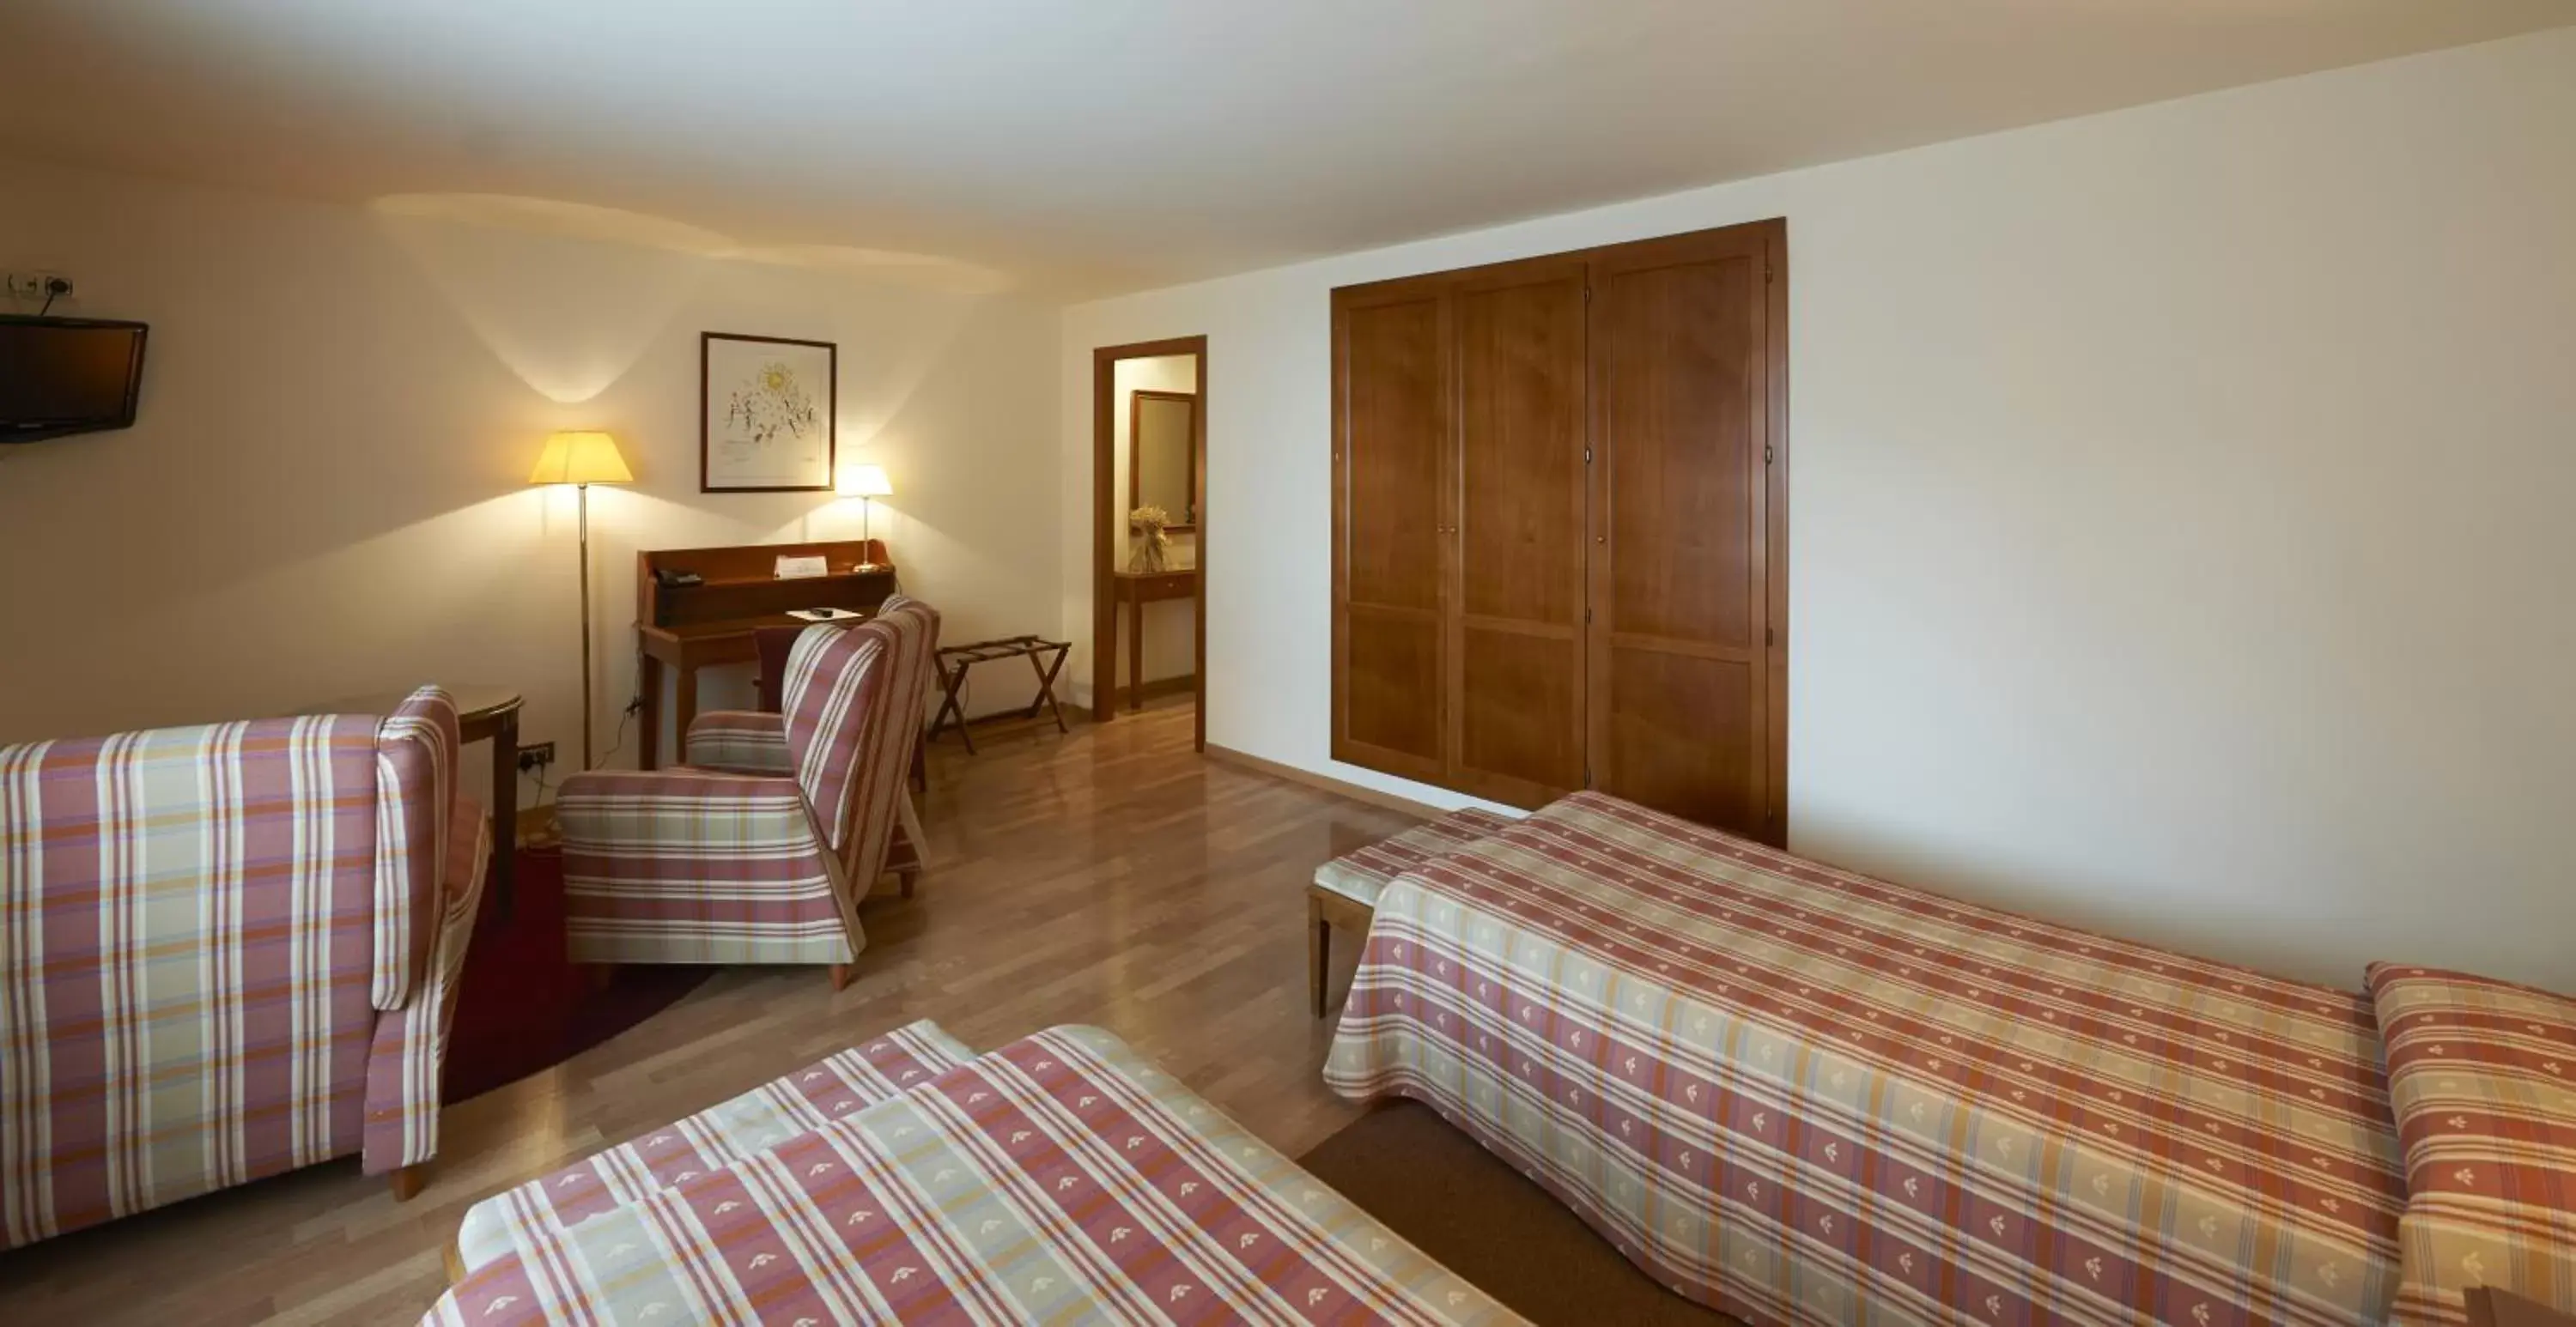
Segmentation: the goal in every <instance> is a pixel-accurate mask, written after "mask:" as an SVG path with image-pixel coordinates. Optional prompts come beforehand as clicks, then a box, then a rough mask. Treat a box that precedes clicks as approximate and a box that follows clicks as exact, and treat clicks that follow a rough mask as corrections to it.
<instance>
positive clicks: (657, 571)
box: [653, 567, 707, 590]
mask: <svg viewBox="0 0 2576 1327" xmlns="http://www.w3.org/2000/svg"><path fill="white" fill-rule="evenodd" d="M653 579H654V580H656V581H659V582H660V583H661V585H662V588H663V589H666V590H670V589H677V588H679V587H681V586H687V585H704V584H706V583H707V578H706V577H704V576H701V575H699V574H698V573H696V572H694V571H673V570H671V569H670V568H668V567H656V568H654V569H653Z"/></svg>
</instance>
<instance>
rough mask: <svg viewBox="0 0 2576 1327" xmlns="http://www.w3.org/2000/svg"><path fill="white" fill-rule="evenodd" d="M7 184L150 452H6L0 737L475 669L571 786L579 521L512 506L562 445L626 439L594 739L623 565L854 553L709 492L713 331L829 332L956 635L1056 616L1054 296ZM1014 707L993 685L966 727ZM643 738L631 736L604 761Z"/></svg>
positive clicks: (890, 534) (628, 583)
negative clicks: (592, 432)
mask: <svg viewBox="0 0 2576 1327" xmlns="http://www.w3.org/2000/svg"><path fill="white" fill-rule="evenodd" d="M6 178H7V179H8V181H9V184H8V187H7V188H6V190H0V268H13V269H14V268H21V267H45V268H56V269H61V270H64V271H67V272H70V273H71V274H72V275H73V276H74V277H75V278H76V279H77V280H78V282H79V287H80V295H81V299H80V300H79V303H78V306H77V308H58V309H57V312H67V311H68V312H79V313H83V314H88V315H91V316H98V317H119V318H138V319H142V320H145V321H147V322H149V323H150V324H151V325H152V332H151V342H150V348H149V352H148V360H147V364H146V367H145V380H144V385H143V401H142V409H141V418H140V420H139V422H138V423H137V424H136V426H135V427H134V428H133V429H131V430H128V431H124V432H116V433H100V434H92V435H88V436H83V437H75V438H67V439H63V440H60V441H54V442H46V443H39V444H34V445H31V446H24V447H18V448H12V449H8V450H7V451H5V452H0V742H9V741H16V740H22V739H29V738H36V737H45V736H68V735H73V734H80V733H90V732H101V731H112V730H117V729H124V728H133V727H141V726H148V725H157V724H167V723H179V722H194V721H201V720H206V719H214V718H226V717H239V716H247V715H258V714H273V713H280V712H287V711H292V710H295V709H297V708H300V707H303V706H306V705H309V704H313V703H316V702H319V701H323V700H327V699H330V698H333V697H337V696H344V695H348V694H351V693H355V692H363V691H368V690H376V689H392V688H400V687H406V686H409V685H412V684H415V683H419V682H423V681H442V682H463V681H491V682H499V683H504V684H507V685H509V686H512V687H516V688H518V689H520V690H522V691H523V692H524V693H525V694H526V696H527V700H528V708H527V711H526V713H525V716H524V719H523V725H524V728H523V733H522V737H523V740H526V741H541V740H546V739H554V740H556V741H558V742H559V743H560V744H561V745H560V749H561V751H562V753H563V755H564V761H563V763H562V764H561V765H559V766H558V771H559V772H560V771H563V770H568V769H570V768H572V767H574V766H575V765H576V764H577V762H578V759H579V742H580V731H581V730H580V719H579V703H578V697H579V694H580V693H579V685H580V673H579V663H578V659H579V635H578V628H577V603H576V590H575V580H574V575H575V570H576V567H577V565H578V564H577V562H576V555H575V544H574V527H573V506H572V497H571V494H570V493H569V492H564V491H546V490H534V489H529V488H527V487H526V486H525V481H526V479H527V474H528V467H529V466H530V464H532V463H533V461H534V460H535V457H536V453H537V450H538V447H539V445H540V444H541V443H542V441H543V440H544V438H545V436H546V434H547V433H548V432H549V431H550V430H553V429H556V428H562V427H574V426H580V427H598V428H605V429H608V430H610V431H612V432H613V433H615V434H616V436H617V438H618V440H619V442H620V444H621V446H622V447H623V448H624V449H625V452H626V455H627V457H628V460H629V461H630V462H631V463H632V465H633V466H634V468H635V471H636V474H637V477H638V481H639V482H638V483H636V484H635V485H634V486H633V487H631V488H594V489H593V490H592V492H591V497H592V513H591V514H592V545H593V547H592V554H593V562H594V571H593V579H592V594H593V604H594V610H595V615H596V620H597V649H598V652H599V660H600V663H599V675H600V676H599V684H598V696H599V715H600V719H599V723H600V746H601V747H602V748H603V749H605V748H606V747H608V745H609V744H610V742H611V740H612V738H613V737H614V735H615V733H616V728H617V716H618V712H619V709H620V707H621V705H622V703H623V701H624V700H625V698H626V697H627V696H628V695H630V694H631V691H632V687H633V678H634V666H633V654H632V651H633V640H634V636H633V632H632V623H633V620H634V606H635V574H634V567H635V550H636V549H638V548H666V547H690V546H696V545H704V544H735V543H756V542H770V541H784V540H793V539H799V538H805V537H809V536H810V537H812V538H818V539H820V538H856V537H857V535H858V533H859V521H860V516H859V505H858V503H857V502H856V501H855V500H850V501H843V500H839V499H836V498H834V497H832V495H830V494H728V495H702V494H700V493H699V492H698V491H697V487H698V478H697V475H698V459H697V458H698V423H697V412H698V334H699V333H700V332H701V331H708V330H714V331H733V332H753V333H761V334H766V335H775V336H790V337H804V338H812V339H817V340H826V341H835V342H837V343H838V344H839V346H840V384H839V386H840V392H839V426H840V446H841V455H842V459H843V460H844V461H845V462H862V461H875V462H878V463H880V464H882V465H884V466H885V468H886V469H887V471H888V472H889V474H890V476H891V478H892V480H893V483H894V488H895V496H893V497H891V498H887V499H881V500H880V501H879V502H878V503H877V508H876V522H875V524H876V532H877V534H878V536H879V537H880V538H883V539H885V540H887V542H888V543H889V544H890V546H891V549H892V553H893V556H894V558H895V560H896V562H897V564H898V566H899V567H900V568H901V574H902V578H903V582H904V586H905V588H906V589H907V590H909V591H911V592H912V593H914V594H917V595H919V596H921V597H922V598H925V599H927V600H929V601H930V602H932V603H933V604H935V605H937V606H938V607H939V608H940V609H941V610H942V611H943V612H944V613H945V614H946V621H945V625H944V634H945V636H946V637H947V638H948V639H951V640H966V639H973V638H975V637H977V636H989V635H1000V634H1006V633H1011V632H1022V631H1035V632H1053V631H1055V630H1057V629H1058V627H1059V626H1060V623H1059V621H1058V618H1057V614H1058V613H1059V611H1060V604H1059V602H1058V599H1057V596H1056V595H1055V594H1054V593H1053V592H1052V590H1051V588H1050V587H1051V585H1052V583H1053V581H1054V579H1055V561H1056V557H1057V548H1058V545H1059V543H1060V541H1061V534H1060V531H1059V529H1058V526H1057V522H1058V517H1059V505H1058V503H1057V501H1056V494H1055V483H1056V481H1055V478H1054V476H1053V475H1052V474H1051V473H1049V472H1048V466H1049V464H1050V463H1051V460H1052V457H1053V445H1054V439H1053V429H1054V414H1053V411H1054V405H1055V400H1054V392H1055V386H1054V382H1053V380H1052V376H1051V373H1052V360H1053V356H1054V354H1055V351H1056V347H1057V338H1058V322H1057V318H1056V314H1055V312H1054V310H1052V309H1049V308H1043V307H1039V306H1036V305H1032V304H1029V303H1026V302H1024V301H1021V300H1017V299H1014V298H1011V297H1008V296H1002V295H989V294H981V295H979V294H974V293H970V292H968V291H965V290H960V289H954V288H941V287H940V286H938V285H929V286H924V285H919V284H899V283H896V282H893V281H890V280H887V279H883V278H873V277H870V276H869V275H867V274H865V273H855V274H854V273H844V272H835V271H816V270H808V269H801V268H794V267H784V266H775V265H768V264H762V263H753V262H740V261H728V260H724V259H719V258H710V257H704V256H698V255H696V254H692V253H686V252H676V251H673V250H671V249H668V248H661V247H652V246H646V245H636V244H628V243H609V242H597V241H590V240H581V239H571V238H561V237H555V236H548V235H540V234H531V233H525V232H522V231H515V230H505V229H494V228H492V227H490V226H487V225H481V224H471V223H466V222H461V221H454V220H438V219H433V218H430V217H427V216H420V215H409V214H404V215H395V214H390V213H387V212H385V211H382V210H378V209H360V208H350V207H339V206H328V205H321V204H314V203H306V202H298V201H289V200H283V199H276V198H267V197H260V196H255V195H248V194H239V193H231V192H224V191H218V190H208V189H199V188H187V187H178V186H172V185H168V184H162V183H157V182H152V181H146V180H141V179H134V178H125V177H118V176H110V175H100V174H90V173H85V172H78V171H69V170H61V169H56V168H52V167H46V166H39V165H35V164H32V163H24V162H20V163H10V164H8V165H7V167H6ZM27 311H29V312H32V311H33V310H32V309H30V310H27ZM732 671H733V675H732V676H730V677H725V676H721V675H720V674H718V673H714V672H710V673H708V674H706V675H705V677H706V678H707V681H708V684H709V685H708V686H707V687H706V690H705V692H704V696H703V700H704V703H705V704H707V705H708V706H710V707H712V706H715V705H718V704H722V703H727V702H733V703H745V702H747V701H748V699H749V693H750V687H749V672H748V669H739V670H732ZM1026 695H1027V691H1026V689H1025V684H1024V683H1023V682H1021V681H1016V680H1013V681H1006V679H1005V675H1003V674H1000V673H996V674H995V675H994V676H993V677H992V678H990V679H987V680H985V681H983V682H979V684H978V696H977V699H978V701H979V702H981V703H982V705H983V706H985V707H994V706H1000V705H1003V704H1007V703H1017V702H1020V701H1023V700H1025V698H1026ZM635 747H636V741H635V736H634V734H633V732H632V730H631V728H630V730H629V731H628V733H627V734H626V737H625V747H624V751H623V752H622V753H621V754H620V755H619V756H618V757H617V760H616V762H614V763H629V762H631V760H632V757H633V755H634V752H635ZM670 749H671V748H669V747H667V746H666V747H665V750H666V751H668V750H670ZM468 768H469V769H475V770H479V769H480V768H482V765H481V762H480V761H478V760H472V759H469V762H468ZM529 791H531V792H532V791H533V790H532V788H531V789H530V790H529Z"/></svg>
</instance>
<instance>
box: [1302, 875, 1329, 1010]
mask: <svg viewBox="0 0 2576 1327" xmlns="http://www.w3.org/2000/svg"><path fill="white" fill-rule="evenodd" d="M1332 954H1333V924H1332V923H1331V922H1328V921H1325V920H1324V909H1323V907H1322V906H1321V905H1320V904H1318V903H1316V902H1315V900H1314V899H1313V898H1312V897H1309V898H1308V899H1307V900H1306V984H1307V986H1308V987H1309V988H1310V991H1311V993H1312V995H1313V996H1314V1002H1315V1017H1317V1018H1322V1017H1323V1016H1324V973H1325V972H1326V970H1328V969H1329V968H1331V967H1332Z"/></svg>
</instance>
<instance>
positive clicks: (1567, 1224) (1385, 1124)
mask: <svg viewBox="0 0 2576 1327" xmlns="http://www.w3.org/2000/svg"><path fill="white" fill-rule="evenodd" d="M1297 1164H1298V1165H1301V1166H1304V1167H1305V1168H1306V1169H1307V1170H1309V1171H1312V1172H1314V1175H1315V1177H1316V1178H1317V1179H1320V1180H1322V1181H1324V1182H1325V1183H1326V1184H1329V1185H1331V1186H1333V1187H1334V1188H1335V1189H1338V1190H1340V1191H1341V1192H1342V1194H1343V1195H1344V1196H1346V1197H1348V1198H1349V1199H1350V1200H1351V1201H1352V1202H1355V1203H1358V1204H1359V1205H1360V1206H1361V1207H1362V1208H1364V1209H1366V1210H1367V1212H1368V1213H1369V1215H1371V1216H1374V1217H1376V1218H1377V1219H1378V1220H1380V1221H1383V1222H1385V1223H1386V1224H1387V1225H1388V1226H1390V1227H1392V1228H1393V1229H1394V1231H1395V1233H1397V1234H1399V1235H1402V1236H1404V1237H1405V1238H1406V1239H1408V1240H1411V1241H1413V1243H1414V1245H1415V1247H1417V1248H1420V1249H1421V1250H1422V1251H1423V1252H1424V1253H1427V1254H1430V1255H1431V1256H1432V1257H1433V1258H1434V1259H1437V1260H1438V1261H1439V1262H1440V1263H1441V1264H1442V1265H1444V1266H1446V1267H1447V1268H1449V1270H1451V1271H1453V1272H1456V1273H1458V1274H1459V1275H1460V1276H1463V1277H1465V1278H1467V1279H1468V1280H1469V1281H1472V1282H1474V1283H1475V1284H1476V1285H1477V1286H1478V1287H1480V1288H1482V1289H1483V1290H1484V1292H1485V1293H1486V1294H1489V1295H1492V1296H1493V1297H1494V1298H1496V1299H1499V1300H1501V1301H1502V1302H1503V1303H1504V1304H1506V1305H1508V1306H1510V1307H1511V1308H1512V1309H1513V1310H1515V1311H1517V1312H1518V1313H1520V1315H1521V1316H1523V1317H1525V1318H1528V1319H1529V1320H1530V1321H1532V1322H1535V1323H1538V1324H1540V1325H1541V1327H1551V1325H1552V1324H1557V1323H1567V1324H1572V1323H1585V1324H1590V1323H1608V1322H1615V1323H1638V1324H1647V1325H1648V1327H1657V1325H1659V1324H1664V1323H1688V1324H1693V1327H1705V1325H1706V1324H1710V1323H1718V1324H1729V1325H1732V1324H1734V1323H1735V1319H1733V1318H1730V1317H1727V1316H1726V1315H1725V1314H1723V1313H1719V1312H1717V1311H1716V1310H1714V1309H1707V1308H1702V1307H1700V1306H1699V1305H1697V1304H1693V1303H1691V1302H1690V1301H1689V1300H1686V1299H1683V1298H1682V1297H1681V1296H1679V1295H1676V1294H1674V1293H1673V1292H1672V1291H1670V1290H1667V1289H1665V1288H1664V1287H1662V1286H1660V1285H1658V1284H1656V1283H1655V1280H1654V1278H1652V1277H1650V1276H1648V1275H1646V1274H1645V1273H1644V1272H1642V1271H1639V1270H1638V1269H1637V1265H1636V1264H1634V1263H1632V1262H1629V1261H1628V1260H1627V1259H1626V1258H1623V1257H1620V1256H1619V1251H1618V1250H1617V1249H1614V1248H1612V1247H1610V1244H1609V1242H1608V1241H1606V1240H1604V1239H1602V1238H1601V1237H1600V1236H1599V1235H1596V1234H1594V1233H1592V1227H1590V1226H1587V1225H1585V1224H1583V1219H1582V1218H1581V1217H1578V1216H1576V1215H1575V1214H1574V1213H1573V1211H1572V1210H1571V1209H1569V1208H1567V1207H1565V1206H1563V1205H1561V1204H1559V1203H1558V1202H1557V1201H1556V1200H1555V1199H1554V1198H1551V1197H1549V1196H1548V1193H1547V1190H1545V1189H1542V1188H1540V1187H1538V1186H1537V1185H1536V1184H1533V1183H1531V1182H1530V1181H1529V1180H1528V1178H1527V1177H1525V1176H1523V1175H1522V1174H1521V1173H1520V1172H1519V1171H1517V1170H1514V1169H1512V1168H1511V1167H1510V1166H1509V1165H1506V1164H1504V1162H1503V1161H1502V1160H1501V1159H1500V1158H1498V1157H1496V1156H1495V1155H1494V1154H1493V1153H1491V1152H1488V1151H1486V1150H1485V1149H1484V1148H1482V1147H1480V1146H1478V1145H1477V1144H1476V1141H1475V1140H1474V1139H1472V1138H1469V1137H1468V1136H1467V1135H1465V1134H1463V1133H1460V1132H1459V1131H1458V1130H1456V1129H1453V1128H1450V1127H1449V1125H1448V1123H1447V1122H1446V1121H1444V1120H1442V1119H1441V1118H1440V1117H1439V1116H1438V1115H1436V1114H1433V1113H1432V1110H1431V1108H1430V1107H1428V1106H1425V1105H1423V1104H1421V1103H1420V1102H1414V1101H1400V1102H1396V1103H1394V1104H1392V1105H1388V1106H1383V1107H1380V1108H1379V1109H1377V1110H1373V1111H1371V1112H1369V1113H1368V1114H1367V1115H1365V1116H1362V1117H1361V1118H1360V1119H1359V1120H1358V1121H1357V1122H1355V1123H1353V1124H1351V1125H1350V1126H1349V1127H1347V1128H1345V1129H1343V1130H1342V1131H1341V1132H1340V1133H1337V1134H1334V1135H1333V1136H1332V1137H1330V1138H1327V1139H1325V1140H1324V1141H1323V1142H1321V1143H1318V1144H1316V1145H1315V1150H1313V1151H1311V1152H1308V1153H1307V1154H1306V1155H1304V1156H1302V1157H1299V1158H1298V1159H1297Z"/></svg>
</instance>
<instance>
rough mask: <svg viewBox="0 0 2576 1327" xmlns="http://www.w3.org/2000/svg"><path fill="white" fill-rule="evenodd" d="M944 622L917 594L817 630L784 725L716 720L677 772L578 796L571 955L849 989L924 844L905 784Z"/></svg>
mask: <svg viewBox="0 0 2576 1327" xmlns="http://www.w3.org/2000/svg"><path fill="white" fill-rule="evenodd" d="M938 638H939V615H938V614H937V613H936V612H934V611H932V610H931V608H930V606H929V605H927V604H924V603H922V602H920V601H919V600H915V599H907V598H904V597H902V596H900V595H898V596H896V597H894V598H891V599H888V600H887V601H886V602H885V605H884V606H883V607H882V608H880V609H879V610H878V611H877V614H876V616H875V617H873V618H870V619H869V620H868V621H866V622H864V623H861V624H859V625H858V626H855V627H834V626H816V627H809V628H807V629H806V630H805V631H804V633H803V634H802V635H800V636H798V637H797V639H796V646H795V649H794V650H793V652H792V653H791V654H790V656H789V659H788V667H787V682H786V690H785V695H784V698H783V701H784V706H785V710H786V712H785V713H784V714H753V713H744V712H721V711H720V712H716V713H711V714H707V715H703V716H700V718H699V720H698V722H697V723H696V724H694V725H692V726H691V728H690V730H689V734H688V752H689V760H690V763H689V764H688V765H685V766H682V767H680V768H677V769H669V770H651V771H593V772H590V773H586V774H577V775H574V776H573V777H571V778H569V779H566V780H564V784H563V788H562V790H561V791H560V793H558V794H557V797H556V809H555V820H556V824H557V825H558V827H559V828H560V829H561V831H562V834H563V851H564V900H565V912H566V943H567V947H568V950H569V953H570V955H571V958H572V960H573V961H574V962H576V963H820V964H828V965H830V966H831V968H832V983H833V986H834V987H835V988H836V989H837V988H839V987H842V986H846V985H847V984H848V982H849V977H850V965H851V964H852V963H854V962H856V961H857V959H858V954H859V951H860V950H862V949H864V948H866V947H867V938H866V934H865V932H863V931H862V930H861V929H860V926H859V917H858V901H859V899H860V897H861V896H863V895H864V894H866V893H867V892H868V890H869V889H870V888H871V887H873V886H874V885H875V883H876V880H877V878H878V877H879V876H881V875H883V874H885V873H886V872H887V871H889V870H894V871H897V872H899V873H901V874H902V875H903V876H904V892H905V894H906V895H909V894H910V893H911V892H912V881H911V877H912V874H913V873H915V872H917V871H918V870H919V869H920V844H921V835H920V830H919V820H918V817H917V816H916V815H915V813H914V811H913V807H912V795H911V790H910V789H909V788H908V787H906V786H905V782H904V775H905V770H906V767H907V765H908V764H909V762H910V760H911V758H912V748H913V744H914V743H916V742H918V741H920V740H921V697H922V694H923V691H924V688H925V687H926V685H927V681H928V677H929V669H930V659H931V656H932V653H933V651H934V650H935V649H936V648H937V645H938Z"/></svg>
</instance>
